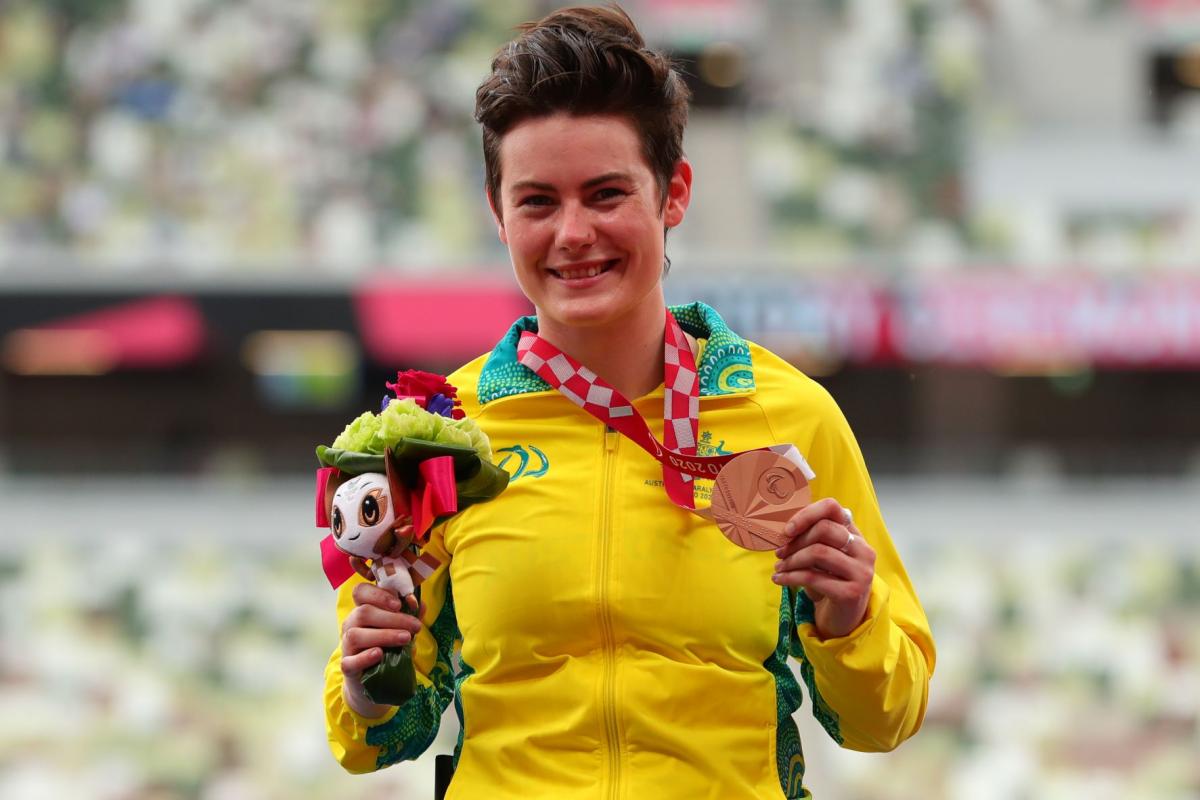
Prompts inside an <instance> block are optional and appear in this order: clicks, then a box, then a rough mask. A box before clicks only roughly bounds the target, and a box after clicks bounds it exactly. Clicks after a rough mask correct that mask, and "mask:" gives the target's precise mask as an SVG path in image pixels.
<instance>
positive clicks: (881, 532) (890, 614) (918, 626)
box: [792, 389, 935, 751]
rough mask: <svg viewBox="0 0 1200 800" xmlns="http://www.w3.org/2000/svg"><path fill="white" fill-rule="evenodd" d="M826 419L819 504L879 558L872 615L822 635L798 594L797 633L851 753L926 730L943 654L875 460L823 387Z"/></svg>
mask: <svg viewBox="0 0 1200 800" xmlns="http://www.w3.org/2000/svg"><path fill="white" fill-rule="evenodd" d="M819 398H820V399H819V402H820V403H821V404H823V405H824V408H822V409H821V414H822V418H821V422H820V425H819V427H818V428H817V430H816V433H815V434H814V436H813V441H812V443H811V445H810V451H809V452H808V453H807V454H806V456H807V458H808V460H809V463H810V465H811V466H812V468H813V470H814V471H815V472H816V474H817V475H816V479H815V480H814V481H813V483H812V488H813V499H814V500H816V499H820V498H823V497H833V498H835V499H836V500H837V501H838V502H839V503H841V504H842V506H844V507H845V508H848V509H850V510H851V512H853V514H854V523H855V525H856V526H857V527H858V529H859V531H860V532H861V533H862V534H863V536H864V537H865V538H866V539H867V541H868V542H869V543H870V544H871V546H872V547H873V548H874V550H875V553H876V561H875V578H874V581H873V583H872V585H871V595H870V598H869V601H868V606H867V614H866V617H865V619H864V620H863V622H862V623H861V624H860V625H859V627H858V628H856V629H855V630H853V631H851V632H850V633H849V634H847V635H846V636H843V637H838V638H833V639H824V640H823V639H821V637H820V636H819V635H818V634H817V631H816V627H815V625H814V623H813V604H812V601H811V600H810V599H809V598H808V597H807V596H806V595H805V593H804V590H803V589H801V590H800V591H798V592H796V593H795V595H794V596H795V604H794V607H793V614H794V617H793V619H794V620H795V622H796V636H795V638H794V639H793V642H792V655H793V656H795V657H797V658H799V659H800V662H801V663H800V671H801V676H802V677H803V678H804V681H805V684H806V685H807V687H808V692H809V696H810V700H811V702H812V707H813V714H814V715H815V716H816V717H817V719H818V720H819V721H820V722H821V724H822V726H823V727H824V728H825V730H826V731H827V732H828V733H829V735H830V736H832V737H833V738H834V740H836V741H837V742H838V744H840V745H842V746H843V747H847V748H850V749H852V750H863V751H887V750H892V749H894V748H896V747H897V746H898V745H899V744H900V743H901V742H903V741H904V740H905V739H907V738H908V737H910V736H912V735H913V734H914V733H916V732H917V730H918V729H919V728H920V727H921V721H922V720H923V719H924V716H925V708H926V704H927V702H928V699H929V679H930V676H931V675H932V674H933V668H934V661H935V651H934V643H933V635H932V633H931V632H930V629H929V622H928V621H927V620H926V618H925V612H924V611H923V610H922V608H921V604H920V601H919V600H918V599H917V595H916V592H915V591H914V590H913V587H912V584H911V582H910V581H909V579H908V574H907V573H906V572H905V569H904V565H903V564H902V563H901V561H900V556H899V555H898V554H897V552H896V548H895V546H894V545H893V544H892V539H891V537H890V536H889V535H888V532H887V528H886V527H885V526H884V522H883V517H882V515H881V514H880V511H879V503H878V501H877V500H876V498H875V490H874V488H873V487H872V485H871V479H870V476H869V475H868V474H867V468H866V464H865V462H864V461H863V457H862V453H861V452H860V450H859V447H858V443H857V442H856V441H855V439H854V434H853V433H852V432H851V431H850V426H849V424H848V423H847V422H846V419H845V417H844V416H843V415H842V412H841V410H840V409H839V408H838V407H837V405H836V403H834V401H833V398H831V397H830V396H829V395H828V393H827V392H825V391H824V390H823V389H822V390H820V392H819Z"/></svg>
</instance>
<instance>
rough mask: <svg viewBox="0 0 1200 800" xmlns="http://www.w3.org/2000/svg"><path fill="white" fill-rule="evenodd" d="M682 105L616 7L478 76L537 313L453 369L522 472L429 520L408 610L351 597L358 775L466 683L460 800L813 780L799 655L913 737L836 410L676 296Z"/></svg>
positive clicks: (337, 681)
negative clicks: (735, 521) (423, 563)
mask: <svg viewBox="0 0 1200 800" xmlns="http://www.w3.org/2000/svg"><path fill="white" fill-rule="evenodd" d="M687 102H688V97H687V90H686V88H685V87H684V84H683V82H682V80H681V79H680V77H679V74H678V73H677V72H676V71H675V69H674V68H673V67H672V66H671V63H670V61H669V59H667V58H666V57H665V56H664V55H663V54H661V53H658V52H656V51H654V50H651V49H649V48H647V47H646V45H645V42H644V41H643V40H642V37H641V34H640V33H639V32H638V30H637V29H636V27H634V24H633V22H632V21H631V20H630V19H629V17H628V16H626V15H625V13H624V12H623V11H621V10H620V9H619V8H616V7H615V6H614V7H607V8H571V9H565V10H562V11H558V12H555V13H553V14H551V15H549V16H548V17H546V18H545V19H543V20H540V21H538V22H535V23H529V24H527V25H525V26H523V28H522V32H521V34H520V35H519V36H518V37H517V38H516V39H515V40H513V41H512V42H510V43H509V44H507V45H506V46H505V47H503V48H502V49H501V50H500V52H499V53H498V54H497V56H496V58H495V60H494V61H493V63H492V72H491V74H490V75H489V76H488V77H487V78H485V80H484V81H483V83H482V84H481V86H480V87H479V90H478V92H477V95H476V119H477V120H478V121H479V122H480V123H481V125H482V128H483V145H484V161H485V168H486V171H487V182H486V188H487V196H488V200H489V202H490V204H491V208H492V213H493V214H494V216H495V221H496V225H497V231H498V234H499V237H500V240H501V241H502V242H503V243H504V244H506V245H507V246H508V251H509V256H510V258H511V260H512V267H513V271H514V273H515V275H516V280H517V283H518V284H519V285H520V287H521V290H522V291H523V292H524V293H525V295H526V296H527V297H528V298H529V300H530V301H531V302H532V303H533V305H534V307H535V309H536V311H537V314H536V316H534V317H525V318H522V319H519V320H517V321H516V322H515V323H514V324H513V326H512V328H511V329H510V330H509V332H508V334H507V335H506V336H505V337H504V338H503V339H502V340H501V341H500V342H499V343H498V344H497V345H496V347H495V349H494V350H493V351H492V352H491V353H490V354H487V355H485V356H481V357H480V358H477V359H475V360H474V361H472V362H471V363H469V364H467V365H466V366H464V367H462V368H461V369H460V370H459V371H458V372H456V373H454V375H452V376H451V378H450V380H451V381H452V382H453V383H454V384H455V385H456V386H458V387H459V397H460V398H461V400H462V404H463V410H464V411H465V412H466V414H467V415H468V417H470V418H471V419H474V420H475V421H476V422H477V423H478V425H479V426H480V428H481V429H482V430H484V431H485V432H486V433H487V435H488V436H489V438H490V440H491V441H492V442H493V443H494V445H495V448H494V451H493V452H495V453H498V454H503V458H505V459H509V458H510V457H511V456H513V455H514V454H516V455H517V456H518V460H519V464H517V465H515V470H516V471H515V473H514V475H513V478H514V480H513V483H512V485H511V486H510V487H509V489H508V490H506V491H505V492H504V493H503V494H502V495H501V496H500V497H499V498H497V499H496V500H494V501H492V502H490V503H486V504H482V505H477V506H472V507H471V508H469V509H467V510H466V511H464V512H463V513H461V514H459V515H458V516H456V517H454V518H453V519H451V520H449V521H448V522H446V523H444V524H442V525H440V526H437V527H436V528H434V529H433V531H432V533H431V535H430V538H429V544H428V545H427V547H426V550H425V552H426V553H427V554H429V555H431V556H432V557H433V558H435V559H436V560H437V561H438V562H439V563H440V566H439V567H438V568H437V569H436V571H434V572H433V574H432V575H431V576H430V577H429V579H428V580H427V581H426V583H425V584H423V586H422V589H423V595H422V598H421V599H422V614H421V620H420V625H415V624H414V623H411V622H405V621H404V620H403V619H401V618H403V617H404V615H402V614H397V613H395V610H396V609H395V607H394V606H392V607H389V604H388V602H387V598H386V597H385V596H382V595H381V594H380V593H378V592H377V591H372V590H373V589H374V588H375V587H370V586H366V585H364V584H362V583H358V584H357V585H352V584H350V583H347V584H346V585H344V586H343V588H342V591H341V592H340V594H339V599H338V614H339V622H340V623H341V630H342V646H341V647H340V648H338V649H337V650H336V651H335V652H334V653H333V655H332V657H331V658H330V661H329V665H328V667H327V669H326V692H325V697H326V712H327V713H326V719H327V724H328V733H329V740H330V743H331V745H332V748H333V751H334V754H335V756H336V757H337V758H338V759H339V761H341V763H342V764H343V766H345V767H346V768H347V769H349V770H351V771H356V772H361V771H370V770H376V769H379V768H381V767H384V766H387V765H389V764H392V763H394V762H397V761H401V760H407V759H413V758H416V757H417V756H419V755H420V754H421V753H422V752H423V751H424V750H425V749H426V748H427V747H428V746H429V744H430V742H431V741H432V740H433V737H434V734H435V732H436V730H437V726H438V721H439V719H440V717H441V713H442V711H443V710H444V709H445V708H446V707H447V705H448V704H449V703H450V702H451V700H454V701H455V707H456V709H457V711H458V715H459V719H460V720H461V722H462V732H461V735H460V737H459V742H458V746H457V747H456V749H455V764H456V772H455V776H454V778H453V781H452V782H451V784H450V788H449V794H448V796H449V797H451V798H471V797H482V796H500V797H518V796H520V797H526V798H554V799H555V800H563V799H564V798H566V799H567V800H571V799H572V798H580V800H582V799H583V798H587V800H592V799H593V798H596V797H610V798H617V797H636V798H641V797H719V798H723V799H724V798H734V799H735V800H736V799H737V798H764V797H768V798H783V797H787V798H796V797H807V796H808V791H807V790H806V789H805V787H804V780H803V778H804V769H805V762H804V757H803V753H802V751H801V747H800V741H799V735H798V733H797V728H796V725H795V722H794V720H793V719H792V714H793V713H794V712H795V711H796V710H797V709H798V708H799V706H800V702H801V695H800V688H799V683H798V681H797V679H796V677H794V675H793V672H792V670H791V669H790V667H789V664H788V658H789V656H792V657H795V658H797V659H798V660H799V674H800V676H801V679H802V680H803V681H804V682H805V683H806V684H807V687H808V694H809V697H810V700H811V704H812V708H813V713H814V715H815V716H816V717H817V719H818V720H819V721H820V722H821V724H822V726H823V727H824V728H825V730H826V731H827V732H828V733H829V735H830V736H831V737H832V738H833V739H834V740H835V741H836V742H837V743H838V744H840V745H842V746H844V747H849V748H854V749H859V750H889V749H891V748H893V747H896V746H897V745H898V744H899V743H900V742H901V741H903V740H904V739H906V738H907V737H909V736H911V735H912V734H913V733H915V732H916V730H917V729H918V728H919V727H920V725H921V721H922V717H923V715H924V711H925V706H926V701H927V697H928V685H929V676H930V674H931V672H932V670H933V662H934V647H933V641H932V637H931V635H930V633H929V626H928V623H927V622H926V619H925V615H924V612H923V611H922V609H921V606H920V603H919V602H918V601H917V598H916V595H915V593H914V591H913V589H912V586H911V584H910V582H909V580H908V576H907V574H906V573H905V570H904V566H903V564H902V563H901V561H900V558H899V555H898V554H897V553H896V550H895V547H894V546H893V544H892V541H891V539H890V537H889V535H888V532H887V528H886V527H885V525H884V523H883V519H882V516H881V514H880V511H879V508H878V505H877V502H876V499H875V494H874V491H873V489H872V487H871V481H870V477H869V476H868V474H867V471H866V466H865V464H864V463H863V460H862V455H861V454H860V452H859V450H858V446H857V444H856V443H855V440H854V436H853V434H852V433H851V432H850V430H849V427H848V426H847V424H846V421H845V419H844V417H843V416H842V414H841V412H840V411H839V410H838V408H837V405H836V404H835V403H834V402H833V400H832V398H830V397H829V395H828V394H827V393H826V392H825V391H824V390H823V389H821V388H820V387H819V386H817V385H816V384H815V383H813V382H812V381H811V380H809V379H808V378H807V377H805V376H804V375H802V374H801V373H800V372H798V371H797V370H796V369H795V368H793V367H792V366H791V365H789V364H787V363H785V362H783V361H782V360H781V359H779V358H778V357H776V356H775V355H774V354H772V353H770V352H769V351H767V350H765V349H764V348H762V347H759V346H758V345H755V344H753V343H751V342H747V341H745V340H744V339H742V338H741V337H739V336H738V335H737V334H736V333H734V332H733V331H731V330H730V329H729V327H728V326H726V324H725V323H724V321H723V320H722V319H721V318H720V316H718V315H717V313H716V312H715V311H713V309H711V308H709V307H708V306H705V305H703V304H701V303H693V304H691V305H687V306H677V307H672V308H670V309H668V308H666V306H665V304H664V300H663V289H662V279H663V276H664V273H665V270H664V263H665V262H666V254H665V240H666V234H667V231H668V230H670V229H671V228H673V227H675V226H677V225H679V224H680V223H681V222H682V221H683V219H684V217H685V215H686V212H687V208H688V202H689V200H690V197H691V187H692V167H691V165H690V163H689V162H688V160H687V159H686V158H685V157H684V155H683V150H682V137H683V128H684V125H685V123H686V120H687ZM731 370H736V371H737V374H738V375H739V376H745V377H744V379H739V381H737V382H736V385H733V384H732V383H731V382H729V381H724V382H722V381H721V380H720V376H723V375H728V374H730V371H731ZM555 390H557V391H555ZM700 416H703V417H704V427H705V429H706V432H707V433H708V434H709V436H710V440H711V439H712V438H714V437H715V438H716V439H717V440H719V441H720V442H721V443H722V446H721V448H719V449H720V451H721V452H719V453H718V452H715V450H714V448H712V447H711V446H708V445H705V447H706V449H705V450H703V451H702V450H701V449H700V447H701V444H702V441H701V437H700V435H699V430H700V429H699V418H700ZM726 447H727V448H728V449H727V450H726V449H725V448H726ZM751 450H753V451H756V452H753V453H749V454H748V453H744V452H739V451H751ZM529 453H536V454H537V455H538V457H539V459H540V461H541V463H542V465H543V467H542V468H538V469H534V470H533V471H528V470H527V469H526V468H527V466H528V463H529V459H527V458H526V456H527V455H528V454H529ZM747 456H750V457H752V458H753V462H751V461H748V460H746V458H747ZM739 457H740V458H742V459H743V460H742V461H740V462H738V463H739V465H740V466H739V468H738V469H731V470H730V471H729V472H724V471H722V472H720V475H719V477H718V480H717V483H716V484H715V487H716V488H715V490H714V488H713V487H714V484H713V483H711V482H710V481H708V480H697V479H698V478H711V477H712V476H713V475H714V474H716V473H717V471H718V470H720V469H722V468H724V467H725V466H726V465H729V466H731V467H732V464H731V462H732V461H733V459H735V458H739ZM551 461H553V463H554V469H553V470H550V469H548V466H549V464H550V463H551ZM754 464H761V465H764V466H763V467H762V468H759V467H755V466H753V465H754ZM747 465H751V466H750V467H749V468H748V467H747ZM747 469H749V474H748V476H747V475H746V473H747ZM764 469H765V470H766V472H763V470H764ZM772 469H774V470H776V471H779V470H781V469H786V474H787V475H788V476H789V477H790V479H791V483H789V487H790V488H789V489H788V491H787V492H782V491H781V490H779V491H777V490H778V487H777V486H775V485H774V484H772V483H771V482H770V481H769V480H767V478H769V477H770V475H769V474H768V473H770V470H772ZM739 470H740V471H739ZM760 473H761V474H760ZM780 474H785V473H784V472H780ZM739 475H743V478H739V477H738V476H739ZM518 477H521V478H522V479H521V480H516V478H518ZM739 480H740V481H741V483H738V481H739ZM722 481H724V482H722ZM730 481H733V482H734V484H736V485H734V486H732V487H730V486H729V484H730ZM698 484H701V485H700V486H699V489H698V490H697V485H698ZM763 486H766V487H767V495H768V496H762V488H761V487H763ZM714 491H717V492H721V493H725V494H729V493H732V494H731V495H730V496H733V495H736V498H737V503H736V504H735V505H736V508H733V509H732V511H729V513H730V514H733V513H734V512H736V514H735V515H738V514H740V515H741V516H740V517H739V519H741V518H742V517H745V518H747V519H749V518H750V517H753V519H752V520H750V522H752V523H754V524H755V525H757V524H759V523H763V521H764V520H769V521H770V522H771V524H772V525H774V526H775V527H774V529H773V531H772V533H773V534H774V535H776V536H777V537H778V538H777V539H775V540H774V541H775V543H776V544H777V543H778V542H783V544H782V545H781V546H779V547H778V549H776V550H774V552H771V550H770V549H767V550H762V549H758V550H752V549H749V548H750V545H749V544H745V547H746V548H747V549H741V548H739V547H736V546H735V545H734V544H731V543H730V541H729V540H727V539H726V538H724V537H723V536H722V533H721V531H722V528H720V527H718V524H716V523H715V522H714V516H719V515H720V513H721V510H720V508H718V507H714V508H712V509H707V508H697V507H696V503H695V500H696V498H697V497H700V498H703V497H706V496H711V495H712V494H713V492H714ZM775 494H778V495H779V496H778V497H775V496H771V495H775ZM783 494H787V495H788V497H787V498H784V497H783ZM809 497H811V499H812V502H811V503H808V504H807V505H805V502H806V500H807V498H809ZM785 499H786V500H788V502H786V503H784V502H783V500H785ZM718 505H719V504H718ZM726 505H728V504H726ZM768 506H770V507H769V508H768ZM722 507H723V506H722ZM849 508H853V509H854V514H853V517H851V515H850V513H849V510H848V509H849ZM727 510H728V509H727ZM726 516H729V514H726ZM747 524H750V523H747ZM732 538H733V539H734V541H735V542H736V541H738V537H732ZM741 538H742V539H744V540H746V541H749V539H753V538H755V537H741ZM761 539H762V537H758V538H757V539H756V541H757V540H761ZM756 546H757V545H756ZM774 546H775V545H774V544H772V545H771V547H774ZM410 632H411V633H410ZM414 634H415V639H414V657H413V663H414V665H415V667H416V671H417V684H418V686H417V688H416V689H415V690H414V693H413V695H412V697H411V698H409V699H408V700H406V701H405V702H403V703H401V704H400V705H397V706H391V707H379V706H367V705H363V704H362V703H360V702H359V701H358V698H360V697H361V696H362V692H361V675H362V669H363V665H364V664H367V665H369V664H373V663H375V662H376V661H377V660H378V658H379V657H380V656H379V655H378V653H379V651H380V647H379V645H380V644H386V645H391V644H397V643H402V642H406V641H408V637H409V636H410V635H414ZM364 642H367V643H370V644H364ZM456 656H457V657H456Z"/></svg>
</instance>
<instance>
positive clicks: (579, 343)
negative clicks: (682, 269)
mask: <svg viewBox="0 0 1200 800" xmlns="http://www.w3.org/2000/svg"><path fill="white" fill-rule="evenodd" d="M500 164H502V165H503V174H502V177H501V180H500V186H499V193H498V196H496V197H493V198H491V202H492V209H493V212H494V214H495V216H496V223H497V225H498V227H499V234H500V240H501V241H502V242H504V243H505V244H506V245H508V250H509V254H510V256H511V258H512V263H513V270H514V272H515V273H516V277H517V283H518V284H520V286H521V290H522V291H523V292H524V293H525V296H526V297H528V298H529V299H530V300H531V301H532V302H533V304H534V307H535V308H536V309H537V316H538V324H539V332H540V333H541V335H542V336H543V337H545V338H547V339H549V340H550V341H552V342H555V343H556V344H558V345H559V346H560V347H562V348H563V349H564V350H566V351H567V352H569V353H572V354H574V355H575V356H576V357H577V358H580V359H581V360H582V361H583V362H584V363H586V364H589V365H594V366H593V369H595V370H596V371H597V372H599V374H601V375H604V376H605V377H606V378H608V379H609V381H610V382H612V383H613V385H614V386H616V387H617V388H618V389H620V390H621V391H622V392H623V393H624V394H626V395H627V396H629V397H638V396H641V395H642V394H645V393H646V392H648V391H650V390H651V389H653V388H654V386H656V385H657V384H658V383H659V381H660V380H661V378H662V375H661V369H660V366H661V365H654V364H653V363H652V362H653V359H650V362H651V363H650V366H652V367H653V369H652V370H650V371H649V372H647V373H646V374H644V375H643V371H641V370H637V369H631V368H632V367H636V366H639V365H638V363H637V361H636V360H635V359H630V358H629V357H628V349H629V348H630V347H631V346H632V347H634V348H635V349H637V350H639V351H644V352H646V353H652V352H655V351H657V350H658V349H660V347H661V342H662V325H663V311H662V310H663V307H664V301H663V290H662V272H663V257H664V250H665V246H664V232H665V231H666V230H667V229H669V228H673V227H675V226H676V225H678V224H679V223H680V222H682V221H683V217H684V213H685V212H686V210H687V204H688V199H689V197H690V191H691V183H692V170H691V166H690V165H689V164H688V162H687V160H686V159H682V158H681V159H680V160H679V161H678V162H677V163H676V164H675V167H674V169H673V170H672V173H671V175H670V178H669V180H668V182H667V194H666V200H665V202H660V198H659V192H658V190H657V186H656V182H655V177H654V174H653V173H652V172H651V171H650V167H649V165H648V164H647V163H646V160H645V158H644V157H643V155H642V152H641V148H640V146H639V143H638V138H637V132H636V131H635V129H634V126H633V123H631V122H630V121H629V120H628V119H627V118H625V117H620V116H611V115H606V116H584V117H580V116H573V115H570V114H565V113H558V114H553V115H551V116H546V117H536V118H532V119H528V120H525V121H523V122H521V123H519V124H518V125H516V126H514V127H513V128H512V129H511V130H510V131H509V132H508V133H507V134H506V135H505V136H504V139H503V140H502V142H501V145H500ZM639 339H641V340H642V341H639ZM626 375H628V377H626ZM638 379H641V380H640V382H639V380H638Z"/></svg>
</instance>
